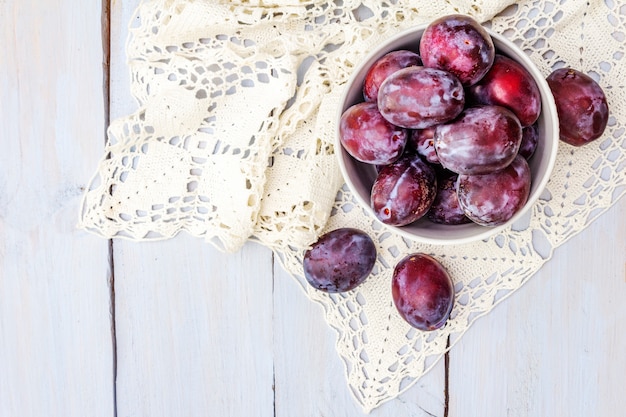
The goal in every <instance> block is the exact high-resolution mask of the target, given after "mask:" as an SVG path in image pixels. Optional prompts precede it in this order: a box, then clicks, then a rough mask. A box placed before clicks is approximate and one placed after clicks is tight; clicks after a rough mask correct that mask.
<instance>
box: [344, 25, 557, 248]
mask: <svg viewBox="0 0 626 417" xmlns="http://www.w3.org/2000/svg"><path fill="white" fill-rule="evenodd" d="M425 28H426V25H423V26H416V27H414V28H411V29H409V30H406V31H404V32H401V33H399V34H397V35H396V36H394V37H392V38H390V39H388V40H387V41H386V42H384V43H383V44H381V45H380V46H379V47H377V48H376V49H375V50H373V51H372V52H371V53H369V55H368V56H367V57H366V58H365V59H364V60H363V62H362V63H361V64H360V65H359V66H358V67H357V68H356V69H355V71H354V73H353V74H352V76H351V77H350V80H349V81H348V84H347V86H346V87H345V91H344V92H343V95H342V98H341V105H340V106H339V113H338V114H337V116H336V117H337V120H339V118H340V117H341V114H342V113H343V112H344V111H345V110H346V109H347V108H348V107H350V106H352V105H353V104H356V103H358V102H360V101H363V80H364V78H365V75H366V73H367V71H368V69H369V68H370V66H371V65H372V64H373V63H374V62H375V61H376V60H377V59H379V58H380V57H382V56H383V55H385V54H386V53H388V52H391V51H394V50H398V49H409V50H413V51H416V52H417V50H418V46H419V40H420V38H421V36H422V33H423V32H424V29H425ZM487 31H488V32H489V34H490V35H491V37H492V39H493V43H494V46H495V48H496V52H497V53H500V54H503V55H506V56H508V57H509V58H512V59H514V60H516V61H517V62H519V63H520V64H522V65H523V66H524V68H526V69H527V70H528V72H530V74H531V75H532V77H533V78H534V79H535V81H536V82H537V85H538V86H539V90H540V91H541V106H542V110H541V115H540V116H539V120H538V127H539V143H538V146H537V149H536V151H535V153H534V155H533V157H532V158H531V159H530V161H529V165H530V171H531V174H532V184H531V188H530V195H529V197H528V201H527V202H526V204H525V205H524V207H523V208H522V209H521V210H519V211H518V212H517V213H516V214H515V215H514V216H513V217H512V218H511V219H510V220H509V221H508V222H506V223H504V224H501V225H499V226H494V227H487V226H480V225H478V224H475V223H468V224H463V225H443V224H437V223H434V222H431V221H430V220H428V219H426V218H425V217H424V218H422V219H419V220H417V221H416V222H414V223H411V224H409V225H406V226H401V227H397V226H390V225H387V224H384V223H382V222H380V223H381V224H383V225H384V227H386V228H388V229H390V230H393V231H395V232H396V233H399V234H401V235H403V236H405V237H407V238H409V239H412V240H415V241H419V242H422V243H429V244H439V245H450V244H462V243H467V242H472V241H477V240H482V239H486V238H488V237H490V236H492V235H494V234H496V233H499V232H500V231H502V230H503V229H506V228H508V227H510V226H511V225H512V224H513V223H515V222H516V221H517V220H519V219H520V218H521V217H523V216H524V215H525V214H526V213H527V212H528V211H529V210H530V208H531V207H532V206H533V205H534V204H535V202H536V201H537V199H538V198H539V196H540V195H541V193H542V192H543V189H544V188H545V186H546V184H547V182H548V179H549V177H550V174H551V173H552V169H553V168H554V163H555V160H556V154H557V149H558V144H559V122H558V116H557V112H556V107H555V104H554V98H553V96H552V93H551V92H550V88H549V87H548V84H547V82H546V80H545V77H544V75H543V74H541V72H540V71H539V70H538V69H537V67H536V66H535V65H534V64H533V63H532V61H531V60H530V59H529V58H528V56H527V55H526V54H525V53H524V52H523V51H522V50H521V49H519V48H518V47H517V46H516V45H515V44H514V43H512V42H511V41H509V40H508V39H506V38H505V37H504V36H502V35H500V34H498V33H494V32H493V31H491V30H489V29H487ZM338 125H339V123H337V126H338ZM336 149H337V150H338V152H337V155H338V157H339V166H340V169H341V172H342V174H343V177H344V179H345V181H346V184H347V185H348V187H349V188H350V189H351V190H352V192H353V193H354V194H355V198H356V200H357V201H358V202H359V204H361V205H362V206H363V207H364V208H365V209H366V210H367V211H368V212H369V213H371V215H372V217H374V218H376V216H375V215H374V212H373V210H372V209H371V206H370V191H371V189H372V185H373V184H374V180H375V179H376V168H375V167H374V166H373V165H370V164H365V163H362V162H359V161H357V160H355V159H354V158H353V157H351V156H350V155H349V154H348V153H347V152H346V151H345V150H344V149H343V146H342V145H341V142H340V140H339V132H338V131H337V134H336ZM377 221H378V220H377Z"/></svg>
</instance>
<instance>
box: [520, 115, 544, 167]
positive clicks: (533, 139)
mask: <svg viewBox="0 0 626 417" xmlns="http://www.w3.org/2000/svg"><path fill="white" fill-rule="evenodd" d="M538 143H539V126H538V125H537V123H534V124H532V125H530V126H526V127H525V128H523V129H522V143H521V144H520V147H519V152H518V153H519V154H520V155H522V156H523V157H524V158H526V160H529V159H530V158H531V157H532V156H533V154H534V153H535V150H536V149H537V144H538Z"/></svg>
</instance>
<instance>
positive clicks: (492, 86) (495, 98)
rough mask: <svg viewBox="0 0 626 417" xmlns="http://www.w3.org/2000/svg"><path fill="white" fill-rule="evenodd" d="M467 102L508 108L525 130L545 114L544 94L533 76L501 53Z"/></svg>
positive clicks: (470, 90) (472, 90)
mask: <svg viewBox="0 0 626 417" xmlns="http://www.w3.org/2000/svg"><path fill="white" fill-rule="evenodd" d="M467 99H468V101H469V102H472V103H474V104H492V105H498V106H504V107H506V108H507V109H509V110H511V111H512V112H513V113H515V115H516V116H517V118H518V119H519V121H520V123H521V124H522V127H524V126H530V125H532V124H533V123H535V122H536V121H537V119H538V118H539V114H540V113H541V93H540V91H539V86H538V85H537V83H536V82H535V80H534V79H533V77H532V75H530V73H529V72H528V71H527V70H526V68H524V67H523V66H522V64H520V63H518V62H517V61H514V60H512V59H511V58H508V57H506V56H504V55H499V54H497V55H496V57H495V60H494V62H493V65H492V66H491V69H490V70H489V72H487V74H486V75H485V77H484V78H483V79H482V80H480V81H479V82H478V83H477V84H475V85H473V86H472V87H470V88H469V89H468V90H467Z"/></svg>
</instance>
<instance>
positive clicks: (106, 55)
mask: <svg viewBox="0 0 626 417" xmlns="http://www.w3.org/2000/svg"><path fill="white" fill-rule="evenodd" d="M100 20H101V25H102V97H103V101H104V103H103V105H104V106H103V107H104V115H103V116H104V132H102V133H103V143H104V145H106V140H107V129H108V127H109V123H110V121H111V0H102V16H101V19H100ZM108 261H109V271H110V276H109V278H108V288H109V317H110V320H111V352H112V355H113V358H112V364H113V369H112V370H111V372H112V384H113V390H112V391H113V417H117V335H116V326H115V322H116V320H115V262H114V251H113V239H109V244H108Z"/></svg>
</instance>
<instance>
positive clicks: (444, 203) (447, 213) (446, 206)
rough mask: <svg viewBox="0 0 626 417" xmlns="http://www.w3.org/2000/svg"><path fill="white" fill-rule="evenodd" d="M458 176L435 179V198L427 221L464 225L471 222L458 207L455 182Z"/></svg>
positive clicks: (427, 214)
mask: <svg viewBox="0 0 626 417" xmlns="http://www.w3.org/2000/svg"><path fill="white" fill-rule="evenodd" d="M457 178H458V175H456V174H454V175H452V176H447V177H445V178H440V177H438V178H437V196H436V197H435V201H433V204H432V205H431V206H430V209H429V210H428V213H426V217H427V218H428V220H430V221H432V222H434V223H439V224H451V225H456V224H465V223H469V222H471V220H470V219H469V218H468V217H467V216H466V215H465V212H464V211H463V209H462V208H461V206H460V205H459V199H458V197H457V194H456V180H457Z"/></svg>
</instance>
